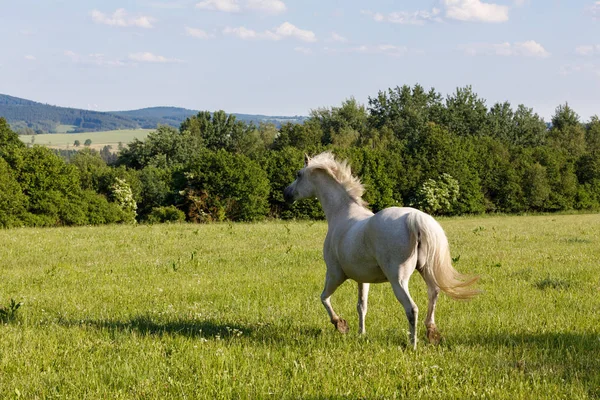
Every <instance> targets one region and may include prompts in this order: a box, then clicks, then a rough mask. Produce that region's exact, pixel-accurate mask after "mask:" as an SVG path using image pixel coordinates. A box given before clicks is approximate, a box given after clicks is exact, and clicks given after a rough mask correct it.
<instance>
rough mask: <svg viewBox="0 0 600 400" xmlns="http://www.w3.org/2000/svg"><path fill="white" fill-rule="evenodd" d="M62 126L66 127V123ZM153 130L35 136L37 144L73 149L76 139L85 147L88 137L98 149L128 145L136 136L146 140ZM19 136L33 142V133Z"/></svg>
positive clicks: (23, 139)
mask: <svg viewBox="0 0 600 400" xmlns="http://www.w3.org/2000/svg"><path fill="white" fill-rule="evenodd" d="M61 126H63V127H66V125H61ZM152 131H154V129H122V130H116V131H104V132H86V133H48V134H42V135H33V136H34V138H35V142H34V143H35V144H39V145H42V146H48V147H51V148H55V149H73V148H75V147H74V146H73V143H74V142H75V140H79V142H80V143H81V147H83V143H84V142H85V141H86V140H87V139H90V140H91V141H92V146H91V147H92V148H95V149H98V148H102V147H104V146H106V145H111V146H113V148H115V149H116V148H117V146H118V145H119V142H121V143H123V145H126V144H127V143H129V142H131V141H132V140H133V139H134V138H138V139H140V140H144V139H146V136H148V133H150V132H152ZM19 137H20V138H21V140H22V141H23V142H24V143H31V137H32V136H31V135H21V136H19Z"/></svg>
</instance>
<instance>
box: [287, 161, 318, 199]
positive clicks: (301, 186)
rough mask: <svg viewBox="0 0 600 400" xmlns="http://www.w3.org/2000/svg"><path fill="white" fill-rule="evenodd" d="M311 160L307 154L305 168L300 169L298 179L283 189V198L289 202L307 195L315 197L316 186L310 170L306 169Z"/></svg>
mask: <svg viewBox="0 0 600 400" xmlns="http://www.w3.org/2000/svg"><path fill="white" fill-rule="evenodd" d="M309 162H310V158H309V157H308V156H307V155H305V156H304V168H302V169H301V170H300V171H298V173H297V174H296V180H295V181H294V182H292V184H291V185H290V186H288V187H286V188H285V190H284V191H283V198H284V199H285V201H287V202H288V203H293V202H294V201H296V200H300V199H305V198H307V197H315V195H316V193H315V187H314V185H313V183H312V182H311V180H310V179H309V175H310V170H307V169H306V167H307V166H308V164H309Z"/></svg>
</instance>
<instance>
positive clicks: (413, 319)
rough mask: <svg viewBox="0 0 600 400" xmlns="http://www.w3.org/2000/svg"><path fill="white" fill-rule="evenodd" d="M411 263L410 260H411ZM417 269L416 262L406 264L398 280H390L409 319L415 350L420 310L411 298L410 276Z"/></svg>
mask: <svg viewBox="0 0 600 400" xmlns="http://www.w3.org/2000/svg"><path fill="white" fill-rule="evenodd" d="M409 261H410V260H409ZM414 269H415V261H414V259H413V260H412V262H406V263H404V264H402V265H401V266H400V269H399V271H398V272H399V274H398V275H399V276H398V278H397V279H390V283H391V284H392V289H393V290H394V294H395V295H396V298H397V299H398V301H399V302H400V304H402V307H404V312H405V313H406V318H407V319H408V325H409V327H410V341H411V344H412V346H413V349H415V350H416V349H417V320H418V316H419V309H418V307H417V304H416V303H415V302H414V301H413V299H412V298H411V297H410V293H409V292H408V280H409V279H410V275H411V274H412V272H413V271H414Z"/></svg>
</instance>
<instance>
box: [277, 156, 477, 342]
mask: <svg viewBox="0 0 600 400" xmlns="http://www.w3.org/2000/svg"><path fill="white" fill-rule="evenodd" d="M304 162H305V166H304V168H303V169H301V170H300V171H298V174H297V176H296V180H295V181H294V182H293V183H292V184H291V185H290V186H288V187H287V188H286V189H285V190H284V197H285V199H286V200H287V201H290V202H292V201H295V200H298V199H303V198H307V197H315V196H316V197H317V198H318V199H319V201H320V203H321V206H322V207H323V211H324V212H325V216H326V218H327V224H328V230H327V237H326V238H325V243H324V245H323V258H324V259H325V264H326V265H327V274H326V277H325V288H324V290H323V293H322V294H321V302H322V303H323V305H324V306H325V309H326V310H327V313H328V314H329V317H330V319H331V323H333V324H334V325H335V327H336V328H337V330H338V331H339V332H341V333H347V332H348V323H347V322H346V321H345V320H343V319H342V318H340V317H339V316H338V315H337V314H336V313H335V311H334V310H333V308H332V307H331V295H332V294H333V293H334V292H335V290H336V289H337V288H338V287H339V286H340V285H341V284H342V283H343V282H344V281H346V280H347V279H352V280H354V281H356V282H358V304H357V307H356V308H357V311H358V323H359V333H361V334H364V333H365V315H366V314H367V297H368V294H369V284H370V283H380V282H390V283H391V285H392V289H393V290H394V294H395V295H396V298H397V299H398V301H399V302H400V303H401V304H402V306H403V307H404V311H405V312H406V317H407V318H408V323H409V325H410V340H411V343H412V346H413V348H414V349H416V347H417V315H418V308H417V305H416V304H415V302H414V301H413V299H412V298H411V297H410V294H409V292H408V281H409V279H410V276H411V275H412V273H413V272H414V270H415V269H416V270H417V271H419V272H420V273H421V275H422V276H423V279H424V280H425V282H426V283H427V293H428V297H429V305H428V309H427V317H426V319H425V326H426V327H427V338H428V339H429V341H430V342H431V343H438V342H439V340H440V338H441V336H440V334H439V332H438V330H437V328H436V325H435V320H434V311H435V304H436V301H437V297H438V294H439V291H440V289H441V290H442V291H443V292H445V293H446V294H448V295H449V296H450V297H452V298H455V299H468V298H471V297H473V296H475V295H476V294H478V293H479V291H477V290H474V289H470V288H468V286H469V285H471V284H472V283H474V282H475V281H476V280H477V279H478V277H466V276H463V275H461V274H459V273H458V272H457V271H456V270H455V269H454V268H453V267H452V259H451V257H450V250H449V246H448V239H447V238H446V235H445V234H444V230H443V229H442V227H441V226H440V225H439V224H438V223H437V222H436V221H435V220H434V219H433V217H431V216H430V215H428V214H425V213H423V212H421V211H419V210H416V209H414V208H408V207H402V208H400V207H391V208H386V209H384V210H382V211H380V212H378V213H377V214H373V212H371V211H370V210H369V209H368V208H366V203H365V202H364V201H363V200H362V198H361V196H362V194H363V193H364V187H363V185H362V184H361V183H360V180H359V179H357V178H356V177H354V176H352V172H351V171H350V167H349V166H348V165H347V163H346V162H341V163H340V162H338V161H336V160H335V158H334V157H333V155H332V154H331V153H330V152H324V153H321V154H319V155H317V156H315V157H314V158H312V159H311V158H309V157H308V156H306V157H305V160H304Z"/></svg>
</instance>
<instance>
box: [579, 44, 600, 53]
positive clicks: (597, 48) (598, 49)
mask: <svg viewBox="0 0 600 400" xmlns="http://www.w3.org/2000/svg"><path fill="white" fill-rule="evenodd" d="M575 53H576V54H578V55H580V56H593V55H597V54H600V44H596V45H593V44H585V45H581V46H577V47H576V48H575Z"/></svg>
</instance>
